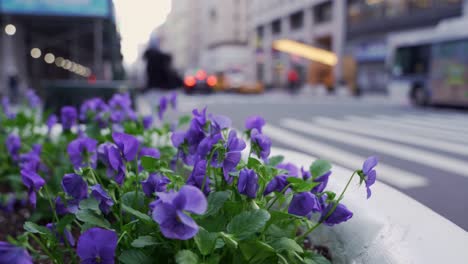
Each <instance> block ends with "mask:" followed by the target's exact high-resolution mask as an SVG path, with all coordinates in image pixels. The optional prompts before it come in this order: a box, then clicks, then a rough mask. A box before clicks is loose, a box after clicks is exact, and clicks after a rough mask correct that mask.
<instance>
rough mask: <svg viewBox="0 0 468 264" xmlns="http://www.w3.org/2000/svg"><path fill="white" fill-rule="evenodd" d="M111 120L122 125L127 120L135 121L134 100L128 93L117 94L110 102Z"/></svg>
mask: <svg viewBox="0 0 468 264" xmlns="http://www.w3.org/2000/svg"><path fill="white" fill-rule="evenodd" d="M109 107H110V119H111V121H112V122H113V123H120V122H122V121H124V120H126V119H131V120H134V119H135V117H136V114H135V111H133V109H132V100H131V98H130V95H129V94H128V93H125V94H115V95H114V96H112V98H111V99H110V100H109Z"/></svg>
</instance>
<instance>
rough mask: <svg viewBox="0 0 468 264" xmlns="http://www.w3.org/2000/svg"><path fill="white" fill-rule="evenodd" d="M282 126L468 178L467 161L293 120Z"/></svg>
mask: <svg viewBox="0 0 468 264" xmlns="http://www.w3.org/2000/svg"><path fill="white" fill-rule="evenodd" d="M281 124H282V125H283V126H285V127H287V128H289V129H293V130H296V131H300V132H303V133H307V134H309V135H315V136H319V137H322V138H328V139H331V140H333V141H336V142H342V143H345V144H347V145H353V146H356V147H359V148H365V149H369V150H372V151H378V152H381V153H385V154H388V155H393V156H395V157H398V158H404V159H407V160H410V161H414V162H418V163H420V164H423V165H427V166H429V167H432V168H438V169H441V170H445V171H448V172H453V173H456V174H460V175H462V176H464V177H467V178H468V162H466V161H462V160H459V159H454V158H449V157H447V156H444V155H439V154H436V153H432V152H429V151H423V150H419V149H416V148H413V147H409V146H406V145H402V144H397V143H390V142H383V141H380V140H376V139H371V138H367V137H362V136H357V135H351V134H348V133H343V132H339V131H336V130H332V129H327V128H323V127H320V126H317V125H312V124H310V123H306V122H303V121H298V120H295V119H291V118H288V119H283V120H282V121H281Z"/></svg>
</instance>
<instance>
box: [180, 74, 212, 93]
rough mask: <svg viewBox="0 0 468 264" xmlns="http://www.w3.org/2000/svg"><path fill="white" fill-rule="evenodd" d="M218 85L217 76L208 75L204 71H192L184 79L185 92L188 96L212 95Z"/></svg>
mask: <svg viewBox="0 0 468 264" xmlns="http://www.w3.org/2000/svg"><path fill="white" fill-rule="evenodd" d="M217 83H218V80H217V78H216V76H215V75H208V74H207V73H206V71H204V70H196V71H194V70H190V71H187V72H186V74H185V77H184V90H185V93H187V94H193V93H201V94H210V93H213V92H214V91H215V87H216V84H217Z"/></svg>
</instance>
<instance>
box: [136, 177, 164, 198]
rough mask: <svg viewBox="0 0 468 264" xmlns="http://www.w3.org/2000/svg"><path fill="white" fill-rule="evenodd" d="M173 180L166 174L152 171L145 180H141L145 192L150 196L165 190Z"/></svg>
mask: <svg viewBox="0 0 468 264" xmlns="http://www.w3.org/2000/svg"><path fill="white" fill-rule="evenodd" d="M170 182H171V181H170V180H169V179H168V178H167V177H166V176H164V175H162V174H158V173H151V174H150V175H149V177H148V179H146V180H145V181H142V182H141V186H142V188H143V192H144V193H145V194H146V196H148V197H153V194H154V193H155V192H165V191H166V185H168V184H169V183H170Z"/></svg>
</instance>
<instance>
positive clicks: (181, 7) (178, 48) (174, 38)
mask: <svg viewBox="0 0 468 264" xmlns="http://www.w3.org/2000/svg"><path fill="white" fill-rule="evenodd" d="M201 6H202V4H201V1H192V0H172V6H171V12H170V13H169V15H168V16H167V19H166V22H165V23H164V25H162V26H161V28H160V29H158V34H159V35H160V36H159V39H160V48H161V50H162V51H163V52H166V53H169V54H171V55H172V57H173V65H174V67H175V68H176V69H177V70H178V71H179V73H181V74H183V73H184V72H185V71H186V70H188V69H192V68H196V67H198V66H199V64H200V53H201V52H200V51H201V32H202V31H203V28H202V27H201V15H202V9H201Z"/></svg>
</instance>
